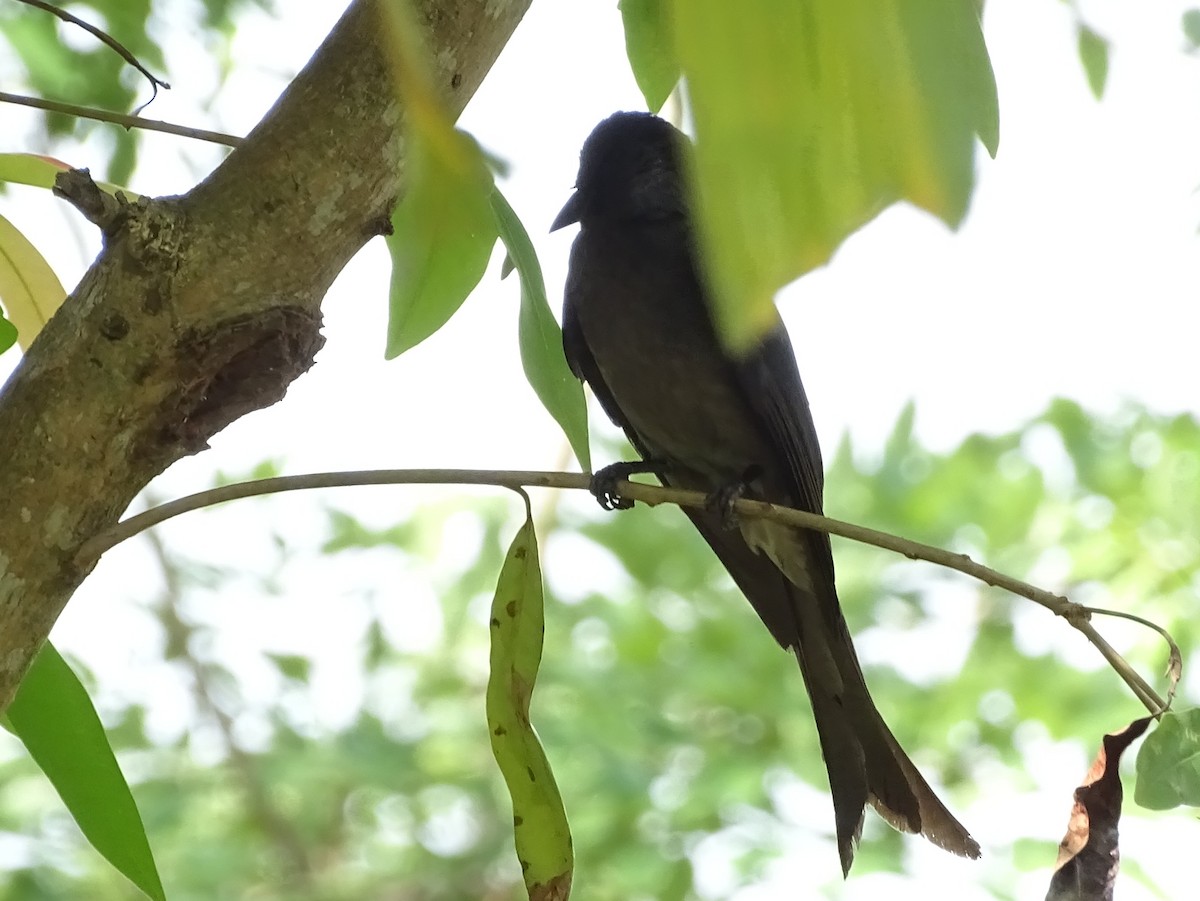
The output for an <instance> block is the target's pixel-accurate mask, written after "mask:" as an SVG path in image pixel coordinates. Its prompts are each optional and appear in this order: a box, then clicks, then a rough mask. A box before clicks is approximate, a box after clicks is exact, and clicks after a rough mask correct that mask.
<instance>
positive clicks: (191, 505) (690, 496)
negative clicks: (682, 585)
mask: <svg viewBox="0 0 1200 901" xmlns="http://www.w3.org/2000/svg"><path fill="white" fill-rule="evenodd" d="M361 485H495V486H497V487H502V488H510V489H517V488H522V487H525V488H565V489H573V490H585V491H586V490H589V489H590V487H591V476H589V475H587V474H585V473H568V472H528V471H512V470H479V469H380V470H366V471H356V472H316V473H309V474H307V475H299V476H280V477H278V478H273V479H260V480H256V481H252V482H238V483H235V484H232V485H222V486H221V487H219V488H212V489H209V490H208V491H201V492H198V493H196V494H191V495H188V496H187V497H183V498H179V499H178V500H174V501H170V502H168V503H165V504H161V505H159V506H157V507H153V508H151V509H149V510H146V511H144V512H142V513H138V514H136V515H134V516H131V517H129V518H128V519H125V520H122V521H121V522H119V523H117V524H116V525H115V526H113V527H112V528H111V529H108V530H106V531H104V532H101V533H100V534H99V535H95V536H93V537H92V538H90V539H89V540H87V541H85V542H84V543H83V544H82V545H81V546H80V548H79V551H78V553H77V554H76V556H75V563H76V565H78V566H90V565H91V564H93V563H94V562H95V561H96V560H97V559H98V558H99V557H100V555H101V554H103V553H104V552H105V551H107V550H109V549H110V548H112V547H114V546H115V545H117V544H119V543H120V542H122V541H125V540H126V539H127V538H132V537H133V536H134V535H137V534H138V533H139V532H142V531H144V530H146V529H148V528H150V527H151V526H155V525H158V524H159V523H161V522H165V521H166V520H168V519H171V518H172V517H175V516H178V515H180V514H181V513H187V512H189V511H191V510H199V509H201V508H203V507H209V506H212V505H213V504H220V503H224V502H225V501H231V500H237V499H239V498H245V497H256V496H259V495H264V494H277V493H280V492H284V491H300V490H304V489H309V488H336V487H350V486H361ZM617 490H618V493H619V494H620V496H621V497H623V498H628V499H629V500H635V501H641V502H642V503H644V504H647V505H649V506H657V505H658V504H664V503H666V504H675V505H677V506H681V507H693V508H697V507H698V508H703V507H704V506H705V504H706V503H707V502H708V496H707V495H705V494H704V493H702V492H699V491H684V490H682V489H679V488H662V487H659V486H657V485H646V484H643V483H640V482H625V481H622V482H618V483H617ZM733 506H734V510H736V511H737V513H738V514H739V515H742V516H749V517H761V518H766V519H771V520H774V521H776V522H781V523H786V524H788V525H793V526H798V527H800V528H805V529H815V530H817V531H819V532H828V533H829V534H831V535H838V536H840V537H842V538H849V539H850V540H852V541H858V542H861V543H863V544H869V545H873V546H875V547H879V548H883V549H884V550H889V551H894V552H895V553H897V554H903V555H904V556H905V557H908V558H910V559H912V560H927V561H929V562H930V563H936V564H938V565H940V566H944V567H947V568H948V569H953V570H957V571H958V572H961V573H964V574H965V575H968V576H972V577H973V578H976V579H978V580H980V581H981V582H984V583H986V584H988V585H992V586H995V587H997V588H1003V589H1005V590H1006V591H1009V592H1011V593H1013V594H1016V595H1019V596H1021V597H1023V598H1028V599H1029V600H1031V601H1033V602H1034V603H1036V604H1040V605H1041V606H1043V607H1045V608H1046V609H1047V610H1049V611H1051V612H1052V613H1054V614H1055V615H1057V616H1061V617H1063V618H1064V619H1065V620H1066V621H1067V622H1068V623H1070V624H1071V625H1072V626H1073V627H1075V628H1076V629H1077V630H1079V631H1080V632H1082V633H1083V635H1084V636H1085V637H1086V638H1087V639H1088V641H1090V642H1091V643H1092V644H1093V645H1095V647H1096V649H1097V650H1099V651H1100V653H1101V654H1102V655H1103V656H1104V659H1105V660H1107V661H1108V662H1109V664H1110V665H1111V666H1112V667H1113V669H1114V670H1116V672H1117V674H1118V675H1119V676H1120V677H1121V678H1122V679H1123V680H1124V682H1125V683H1126V684H1127V685H1128V686H1129V688H1130V689H1131V690H1132V691H1133V693H1134V694H1135V695H1136V696H1137V698H1138V700H1140V701H1141V702H1142V703H1143V704H1144V705H1145V706H1146V708H1147V709H1148V710H1149V711H1150V713H1151V714H1153V715H1154V716H1159V715H1161V714H1162V713H1163V712H1164V711H1166V709H1167V707H1168V706H1169V701H1164V700H1163V699H1162V698H1161V697H1159V695H1158V694H1157V693H1156V692H1155V691H1154V689H1153V688H1151V687H1150V685H1149V684H1148V683H1147V682H1146V681H1145V680H1144V679H1143V678H1142V677H1141V676H1140V675H1139V674H1138V673H1137V672H1136V671H1135V670H1134V669H1133V667H1132V666H1130V665H1129V663H1128V662H1127V661H1126V660H1125V659H1124V658H1123V657H1122V656H1121V655H1120V654H1118V653H1117V651H1116V650H1115V649H1114V648H1113V647H1112V645H1110V644H1109V643H1108V642H1107V641H1105V640H1104V637H1103V636H1102V635H1100V633H1099V632H1097V631H1096V629H1095V628H1094V627H1093V626H1092V624H1091V622H1090V615H1091V613H1092V612H1098V613H1100V612H1103V613H1108V612H1109V611H1092V610H1091V609H1090V608H1087V607H1084V606H1082V605H1080V604H1075V603H1073V602H1071V601H1069V600H1067V598H1065V597H1063V596H1062V595H1057V594H1053V593H1052V592H1049V591H1046V590H1045V589H1042V588H1038V587H1037V586H1035V585H1030V584H1029V583H1028V582H1022V581H1021V580H1020V579H1015V578H1013V577H1012V576H1008V575H1005V574H1004V573H1001V572H997V571H996V570H994V569H991V568H989V567H986V566H984V565H982V564H980V563H976V562H975V561H974V560H972V559H971V558H970V557H968V556H967V555H966V554H955V553H952V552H951V551H947V550H945V549H944V548H939V547H934V546H932V545H928V544H922V543H920V542H918V541H911V540H909V539H907V538H901V537H900V536H898V535H892V534H889V533H887V532H879V531H877V530H875V529H868V528H866V527H865V526H859V525H855V524H853V523H848V522H842V521H840V520H837V519H830V518H829V517H826V516H821V515H819V514H816V513H807V512H805V511H803V510H793V509H791V508H788V507H779V506H776V505H774V504H768V503H765V502H763V501H754V500H747V499H745V498H740V499H738V500H736V501H735V502H734V505H733ZM1127 618H1129V619H1135V620H1138V621H1139V622H1145V621H1144V620H1140V619H1138V618H1137V617H1132V616H1129V617H1127ZM1145 624H1146V625H1148V626H1151V627H1152V628H1154V629H1155V631H1157V632H1158V633H1159V634H1161V635H1163V636H1164V637H1166V638H1167V641H1168V644H1169V646H1170V647H1171V649H1172V650H1171V654H1172V661H1174V660H1176V658H1177V655H1178V648H1177V646H1176V645H1175V642H1174V641H1173V640H1172V639H1171V638H1170V637H1169V636H1168V635H1167V633H1166V632H1165V631H1164V630H1163V629H1161V628H1160V627H1158V626H1153V625H1152V624H1150V623H1145ZM1179 659H1181V658H1179ZM1172 665H1174V664H1172Z"/></svg>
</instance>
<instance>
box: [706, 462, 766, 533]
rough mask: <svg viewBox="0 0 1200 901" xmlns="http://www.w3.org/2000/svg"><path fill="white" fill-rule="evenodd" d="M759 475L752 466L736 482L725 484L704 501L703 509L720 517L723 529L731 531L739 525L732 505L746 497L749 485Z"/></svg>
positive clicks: (756, 468)
mask: <svg viewBox="0 0 1200 901" xmlns="http://www.w3.org/2000/svg"><path fill="white" fill-rule="evenodd" d="M759 474H760V473H759V471H758V467H757V466H752V467H750V468H749V469H747V470H746V471H745V472H744V473H743V474H742V477H741V478H740V479H738V480H737V481H736V482H727V483H726V484H724V485H722V486H721V487H720V488H718V489H716V490H715V491H713V492H712V493H711V494H709V496H708V497H707V498H706V499H705V501H704V507H705V509H706V510H708V511H709V512H710V513H716V514H718V515H719V516H720V517H721V526H722V527H723V528H725V529H729V530H733V529H736V528H737V527H738V526H739V525H740V524H741V522H740V520H739V519H738V515H737V510H735V509H734V508H733V505H734V504H736V503H737V502H738V501H739V500H741V499H742V498H743V497H745V496H746V491H747V490H748V489H749V487H750V483H751V482H752V481H753V480H754V479H756V478H758V476H759Z"/></svg>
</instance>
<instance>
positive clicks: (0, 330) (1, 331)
mask: <svg viewBox="0 0 1200 901" xmlns="http://www.w3.org/2000/svg"><path fill="white" fill-rule="evenodd" d="M16 343H17V327H16V326H15V325H13V324H12V323H11V322H9V321H8V320H7V319H5V318H4V315H3V314H2V313H0V354H2V353H4V352H5V351H6V350H8V349H9V348H10V347H12V346H13V345H14V344H16Z"/></svg>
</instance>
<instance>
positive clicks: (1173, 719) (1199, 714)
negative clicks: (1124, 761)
mask: <svg viewBox="0 0 1200 901" xmlns="http://www.w3.org/2000/svg"><path fill="white" fill-rule="evenodd" d="M1133 799H1134V800H1135V801H1136V802H1137V803H1138V804H1140V805H1141V806H1142V807H1146V808H1148V809H1150V810H1169V809H1170V808H1172V807H1179V806H1180V805H1181V804H1186V805H1188V806H1190V807H1200V708H1193V709H1192V710H1184V711H1180V712H1179V713H1175V712H1171V713H1167V714H1165V715H1164V716H1163V718H1162V720H1161V721H1160V722H1159V724H1158V728H1156V729H1155V730H1154V731H1153V732H1151V733H1150V735H1149V736H1148V737H1147V738H1146V742H1145V744H1143V745H1142V749H1141V751H1139V752H1138V757H1137V786H1136V788H1135V789H1134V792H1133Z"/></svg>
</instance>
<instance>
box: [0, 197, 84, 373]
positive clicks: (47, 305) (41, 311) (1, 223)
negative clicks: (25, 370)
mask: <svg viewBox="0 0 1200 901" xmlns="http://www.w3.org/2000/svg"><path fill="white" fill-rule="evenodd" d="M66 296H67V292H66V291H65V290H64V289H63V286H62V282H60V281H59V280H58V276H57V275H55V274H54V270H53V269H51V268H50V264H49V263H47V262H46V258H45V257H43V256H42V255H41V253H40V252H39V251H38V249H37V248H36V247H34V246H33V244H31V243H30V242H29V239H28V238H26V237H25V236H24V235H23V234H21V232H20V231H18V230H17V227H16V226H15V225H13V224H12V223H11V222H9V221H8V220H7V219H5V218H4V217H3V216H0V303H3V305H4V310H5V314H6V316H7V318H8V319H9V321H11V323H12V325H13V326H14V327H15V328H16V338H17V340H18V341H19V342H20V344H21V347H22V348H24V349H26V350H28V349H29V345H30V344H31V343H32V342H33V339H34V338H36V337H37V334H38V332H40V331H41V330H42V326H44V325H45V324H46V323H47V322H49V321H50V317H51V316H53V315H54V311H55V310H57V309H58V308H59V307H60V306H61V305H62V302H63V300H64V299H66ZM0 337H2V336H0ZM0 344H3V341H0ZM3 349H4V348H2V347H0V350H3Z"/></svg>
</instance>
